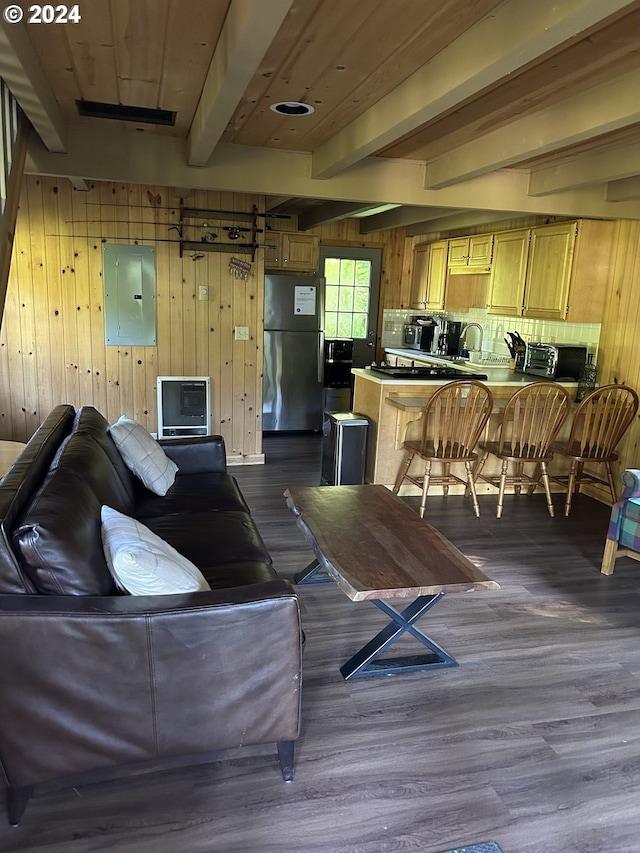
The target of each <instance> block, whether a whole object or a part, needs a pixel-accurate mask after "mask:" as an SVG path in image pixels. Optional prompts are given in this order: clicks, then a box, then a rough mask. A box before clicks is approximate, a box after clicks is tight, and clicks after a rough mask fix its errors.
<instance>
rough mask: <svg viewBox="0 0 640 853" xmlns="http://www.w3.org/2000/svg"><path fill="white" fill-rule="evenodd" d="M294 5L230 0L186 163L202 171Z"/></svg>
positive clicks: (286, 1)
mask: <svg viewBox="0 0 640 853" xmlns="http://www.w3.org/2000/svg"><path fill="white" fill-rule="evenodd" d="M292 5H293V0H269V2H268V3H265V2H264V0H233V2H232V3H231V6H230V7H229V11H228V13H227V17H226V19H225V22H224V27H223V29H222V33H221V34H220V39H219V41H218V44H217V45H216V49H215V53H214V54H213V59H212V60H211V65H210V67H209V71H208V73H207V79H206V80H205V84H204V88H203V90H202V95H201V96H200V103H199V104H198V108H197V110H196V114H195V116H194V119H193V124H192V125H191V130H190V131H189V138H188V162H189V165H190V166H205V165H206V163H207V161H208V160H209V158H210V157H211V154H212V152H213V149H214V148H215V147H216V145H217V144H218V141H219V140H220V137H221V136H222V134H223V133H224V130H225V128H226V126H227V124H228V123H229V120H230V119H231V116H232V115H233V113H234V111H235V109H236V107H237V106H238V102H239V101H240V100H241V99H242V96H243V95H244V93H245V91H246V88H247V86H248V85H249V82H250V81H251V78H252V77H253V75H254V74H255V72H256V70H257V69H258V66H259V65H260V62H261V61H262V59H263V57H264V55H265V53H266V52H267V49H268V47H269V45H270V44H271V42H272V41H273V38H274V36H275V35H276V33H277V32H278V30H279V28H280V25H281V24H282V22H283V20H284V18H285V16H286V15H287V12H288V11H289V9H290V8H291V6H292Z"/></svg>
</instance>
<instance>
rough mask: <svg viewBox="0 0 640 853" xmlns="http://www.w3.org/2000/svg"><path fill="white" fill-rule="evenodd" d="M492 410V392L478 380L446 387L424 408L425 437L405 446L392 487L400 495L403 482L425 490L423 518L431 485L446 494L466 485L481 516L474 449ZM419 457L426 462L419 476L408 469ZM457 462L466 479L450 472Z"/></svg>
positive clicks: (475, 510) (423, 435)
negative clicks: (435, 470) (434, 467)
mask: <svg viewBox="0 0 640 853" xmlns="http://www.w3.org/2000/svg"><path fill="white" fill-rule="evenodd" d="M492 408H493V395H492V394H491V391H490V390H489V389H488V388H487V386H486V385H483V384H482V382H477V381H476V380H475V379H474V380H469V381H459V382H449V383H447V384H446V385H443V386H442V387H441V388H439V389H438V390H437V391H436V392H435V394H433V395H432V397H431V398H430V399H429V401H428V402H427V404H426V405H425V407H424V409H423V412H422V438H421V440H419V441H405V442H404V443H403V447H404V449H405V455H404V459H403V461H402V464H401V466H400V470H399V471H398V476H397V477H396V482H395V484H394V487H393V491H394V493H395V494H396V495H397V494H398V492H399V491H400V487H401V486H402V484H403V483H404V481H405V480H408V481H409V482H411V483H413V484H414V485H415V486H418V488H420V489H422V498H421V501H420V517H421V518H423V517H424V513H425V508H426V504H427V492H428V491H429V488H430V487H431V486H436V485H438V486H442V487H443V490H444V494H445V495H447V494H448V493H449V486H451V485H456V484H460V483H461V484H462V485H463V486H465V495H466V494H469V493H470V494H471V497H472V500H473V509H474V512H475V514H476V516H479V515H480V507H479V506H478V497H477V495H476V489H475V484H474V481H473V469H472V463H474V462H476V461H477V458H478V457H477V454H476V453H475V448H476V446H477V444H478V441H479V439H480V436H481V435H482V431H483V430H484V428H485V426H486V424H487V421H488V420H489V415H490V414H491V409H492ZM416 456H419V457H420V458H421V459H422V460H424V469H423V472H421V473H420V474H412V473H410V470H409V469H410V468H411V463H412V462H413V460H414V458H415V457H416ZM434 462H437V463H440V464H441V465H442V468H441V470H440V472H439V473H433V471H432V465H433V463H434ZM454 463H462V464H463V465H464V467H465V471H466V475H465V478H464V479H462V477H458V476H456V475H455V474H453V473H452V472H451V465H452V464H454Z"/></svg>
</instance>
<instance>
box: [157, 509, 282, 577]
mask: <svg viewBox="0 0 640 853" xmlns="http://www.w3.org/2000/svg"><path fill="white" fill-rule="evenodd" d="M144 523H145V524H146V525H147V526H148V527H149V528H150V529H151V530H153V532H154V533H157V535H158V536H160V538H161V539H164V540H165V541H166V542H169V544H171V545H173V547H174V548H175V549H176V551H179V552H180V553H181V554H183V555H184V556H185V557H186V558H187V559H189V560H191V562H192V563H195V564H196V566H199V567H200V568H201V569H203V568H204V567H205V566H219V565H221V564H223V563H239V562H256V563H266V564H267V565H270V563H271V557H270V556H269V552H268V551H267V549H266V548H265V545H264V542H263V541H262V538H261V536H260V534H259V533H258V529H257V527H256V526H255V524H254V521H253V519H252V518H251V516H250V515H248V514H247V513H246V512H195V513H192V514H191V515H188V516H184V515H163V516H158V517H154V518H145V520H144Z"/></svg>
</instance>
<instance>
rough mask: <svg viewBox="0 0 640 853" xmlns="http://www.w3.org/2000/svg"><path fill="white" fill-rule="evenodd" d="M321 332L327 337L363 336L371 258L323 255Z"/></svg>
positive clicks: (367, 305)
mask: <svg viewBox="0 0 640 853" xmlns="http://www.w3.org/2000/svg"><path fill="white" fill-rule="evenodd" d="M324 277H325V279H326V282H327V284H326V289H325V297H324V333H325V335H326V337H328V338H366V337H367V325H368V318H369V290H370V287H371V261H364V260H359V261H356V260H351V259H349V258H326V260H325V262H324Z"/></svg>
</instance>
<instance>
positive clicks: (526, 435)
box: [474, 382, 571, 518]
mask: <svg viewBox="0 0 640 853" xmlns="http://www.w3.org/2000/svg"><path fill="white" fill-rule="evenodd" d="M570 408H571V398H570V396H569V392H568V391H567V390H566V389H565V388H563V387H562V386H561V385H558V384H557V383H556V382H532V383H530V384H528V385H525V386H524V387H522V388H520V389H519V390H518V391H516V392H515V394H513V395H512V396H511V397H510V398H509V400H507V404H506V406H505V408H504V413H503V416H502V423H501V425H500V432H499V435H498V439H497V441H487V442H480V450H481V451H482V452H481V454H480V461H479V462H478V465H477V467H476V470H475V472H474V479H475V480H476V481H477V480H478V479H480V480H484V481H485V482H487V483H490V484H491V485H492V486H496V487H497V488H498V507H497V511H496V515H497V517H498V518H500V517H501V516H502V509H503V506H504V493H505V489H506V487H507V486H508V485H509V486H513V487H514V490H515V492H516V494H520V492H521V490H522V487H523V486H526V487H527V493H528V494H532V493H533V492H534V491H535V489H536V487H537V486H538V485H540V479H541V478H542V484H543V486H544V491H545V494H546V496H547V507H548V509H549V515H550V516H551V517H552V518H553V503H552V501H551V489H550V485H549V475H548V472H547V464H548V463H549V462H550V461H551V459H552V458H553V453H552V451H551V445H552V443H553V440H554V439H555V437H556V436H557V434H558V431H559V430H560V428H561V426H562V424H563V423H564V422H565V420H566V418H567V416H568V414H569V410H570ZM491 455H493V456H496V457H497V458H498V459H500V460H501V462H502V465H501V469H500V474H499V475H483V474H482V470H483V468H484V466H485V463H486V461H487V459H488V458H489V456H491ZM528 463H532V464H533V465H534V466H535V468H534V471H533V473H532V474H527V473H526V471H525V465H527V464H528ZM510 465H511V466H512V468H511V472H510V471H509V466H510Z"/></svg>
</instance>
